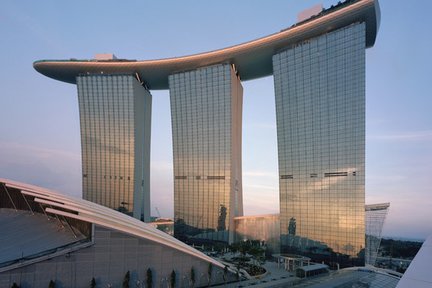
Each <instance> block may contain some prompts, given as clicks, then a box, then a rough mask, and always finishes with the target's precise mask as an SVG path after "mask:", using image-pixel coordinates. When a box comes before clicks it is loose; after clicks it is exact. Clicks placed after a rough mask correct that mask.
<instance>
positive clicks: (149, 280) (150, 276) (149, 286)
mask: <svg viewBox="0 0 432 288" xmlns="http://www.w3.org/2000/svg"><path fill="white" fill-rule="evenodd" d="M152 287H153V274H152V270H151V269H150V268H148V269H147V288H152Z"/></svg>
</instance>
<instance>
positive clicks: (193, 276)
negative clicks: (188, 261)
mask: <svg viewBox="0 0 432 288" xmlns="http://www.w3.org/2000/svg"><path fill="white" fill-rule="evenodd" d="M190 282H191V286H192V288H193V287H194V286H195V270H194V268H193V267H192V268H191V272H190Z"/></svg>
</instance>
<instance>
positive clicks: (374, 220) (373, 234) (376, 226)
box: [365, 203, 390, 266]
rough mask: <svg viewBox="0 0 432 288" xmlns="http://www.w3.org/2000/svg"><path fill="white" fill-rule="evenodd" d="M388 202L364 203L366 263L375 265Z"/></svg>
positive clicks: (388, 205)
mask: <svg viewBox="0 0 432 288" xmlns="http://www.w3.org/2000/svg"><path fill="white" fill-rule="evenodd" d="M389 207H390V203H383V204H371V205H366V207H365V208H366V209H365V210H366V255H365V258H366V259H365V262H366V264H367V265H372V266H375V262H376V258H377V255H378V249H379V247H380V244H381V232H382V229H383V226H384V221H385V218H386V216H387V213H388V210H389Z"/></svg>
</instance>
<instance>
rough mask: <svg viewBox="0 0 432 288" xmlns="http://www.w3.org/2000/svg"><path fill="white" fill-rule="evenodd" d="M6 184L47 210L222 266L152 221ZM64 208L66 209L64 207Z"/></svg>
mask: <svg viewBox="0 0 432 288" xmlns="http://www.w3.org/2000/svg"><path fill="white" fill-rule="evenodd" d="M0 183H4V184H5V185H6V187H10V188H15V189H18V190H20V191H21V193H22V194H24V195H29V196H33V197H34V201H36V202H39V203H42V204H48V205H50V206H51V207H52V208H45V211H46V212H48V213H52V214H56V215H62V216H66V217H70V218H74V219H77V220H81V221H85V222H89V223H94V224H96V225H100V226H103V227H105V228H108V229H112V230H117V231H119V232H123V233H127V234H130V235H133V236H136V237H138V238H143V239H147V240H150V241H153V242H156V243H158V244H160V245H164V246H168V247H171V248H173V249H176V250H178V251H181V252H183V253H186V254H188V255H191V256H194V257H197V258H199V259H201V260H203V261H207V262H210V263H212V264H213V265H215V266H218V267H221V268H223V267H224V265H222V264H221V263H219V262H218V261H216V260H214V259H213V258H211V257H209V256H207V255H205V254H203V253H202V252H200V251H198V250H196V249H194V248H192V247H190V246H189V245H186V244H185V243H183V242H181V241H179V240H177V239H175V238H174V237H172V236H170V235H168V234H166V233H164V232H162V231H160V230H157V229H156V228H154V227H153V226H152V225H150V224H147V223H144V222H141V221H139V220H138V219H135V218H133V217H130V216H127V215H125V214H123V213H120V212H118V211H115V210H112V209H110V208H107V207H104V206H101V205H98V204H96V203H93V202H90V201H86V200H83V199H79V198H74V197H71V196H66V195H63V194H60V193H58V192H54V191H51V190H48V189H44V188H41V187H37V186H33V185H28V184H24V183H19V182H16V181H12V180H7V179H1V178H0ZM65 209H67V210H68V211H65Z"/></svg>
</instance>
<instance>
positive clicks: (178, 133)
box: [169, 64, 243, 242]
mask: <svg viewBox="0 0 432 288" xmlns="http://www.w3.org/2000/svg"><path fill="white" fill-rule="evenodd" d="M169 87H170V98H171V118H172V133H173V150H174V222H175V223H174V235H175V236H176V237H177V238H179V239H180V240H182V241H185V242H194V241H198V239H201V240H202V239H205V240H214V241H226V242H232V241H233V237H234V233H233V229H234V222H233V217H235V216H241V215H243V204H242V178H241V173H242V171H241V135H242V134H241V133H242V132H241V126H242V103H243V88H242V86H241V83H240V79H239V78H238V77H237V75H236V72H235V70H234V67H233V66H231V65H229V64H220V65H215V66H210V67H205V68H201V69H197V70H193V71H189V72H182V73H178V74H174V75H171V76H170V77H169Z"/></svg>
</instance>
